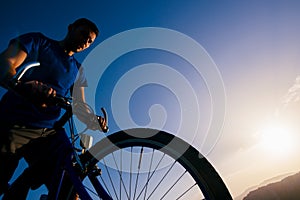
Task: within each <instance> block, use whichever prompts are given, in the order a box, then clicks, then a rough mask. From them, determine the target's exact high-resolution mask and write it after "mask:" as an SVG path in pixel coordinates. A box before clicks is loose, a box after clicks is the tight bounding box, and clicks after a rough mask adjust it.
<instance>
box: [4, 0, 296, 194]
mask: <svg viewBox="0 0 300 200" xmlns="http://www.w3.org/2000/svg"><path fill="white" fill-rule="evenodd" d="M0 5H1V6H0V19H1V21H0V24H1V27H2V28H1V32H0V36H1V37H0V38H1V40H0V48H1V49H2V50H4V49H5V48H6V46H7V44H8V41H9V40H10V39H11V38H13V37H15V36H17V35H19V34H22V33H26V32H31V31H39V32H42V33H44V34H45V35H47V36H49V37H51V38H53V39H57V40H60V39H62V38H63V37H64V35H65V33H66V31H67V25H68V24H69V23H71V22H72V21H74V20H75V19H77V18H79V17H87V18H89V19H91V20H93V21H94V22H95V23H96V24H97V25H98V26H99V28H100V37H99V38H98V39H97V40H96V42H95V44H93V46H92V47H91V48H90V49H88V50H87V51H86V52H83V53H81V54H80V55H79V54H78V55H77V56H76V57H77V58H78V60H79V61H81V62H84V61H85V59H86V58H88V56H89V54H90V52H92V50H93V48H96V47H97V46H98V45H100V44H101V42H103V41H105V40H107V39H109V38H110V37H112V36H114V35H116V34H118V33H121V32H123V31H126V30H132V29H135V28H142V27H160V28H167V29H170V30H175V31H178V32H180V33H182V34H185V35H186V36H188V37H190V38H192V39H193V40H195V41H196V42H197V43H199V44H200V45H201V46H202V47H203V48H204V49H205V50H206V52H207V53H208V54H209V55H210V57H211V59H212V60H213V62H214V63H215V65H216V66H217V68H218V70H219V72H220V75H221V77H222V80H223V83H224V87H225V94H226V102H225V105H226V116H225V121H224V126H223V130H222V132H221V135H220V138H219V140H218V141H217V143H216V145H215V146H214V148H213V150H212V151H211V152H210V153H209V154H208V155H207V157H208V159H209V160H210V161H211V162H212V163H213V165H214V166H215V167H216V169H217V170H218V171H219V172H220V174H221V176H222V177H223V179H224V181H225V182H226V184H227V186H228V188H229V190H230V191H231V193H232V195H233V196H237V195H239V194H240V193H242V192H243V191H244V190H245V189H247V188H248V187H250V186H254V185H257V184H259V183H261V182H262V181H264V180H266V179H269V178H272V177H275V176H278V175H280V174H286V173H291V172H297V171H299V169H298V167H299V166H300V165H299V164H300V163H299V159H298V157H297V153H298V152H299V146H300V144H299V141H300V140H299V128H300V127H299V125H298V124H299V123H298V120H299V119H300V114H299V111H300V109H299V108H300V107H299V103H298V102H297V97H298V93H299V92H298V90H297V88H298V86H299V85H297V82H295V81H296V78H297V77H298V75H300V58H299V56H298V55H299V53H300V45H299V35H300V20H299V18H300V13H299V10H300V2H299V1H297V0H294V1H293V0H287V1H283V0H282V1H279V0H246V1H238V0H228V1H223V0H222V1H204V0H198V1H197V0H194V1H192V0H191V1H176V0H174V1H108V0H107V1H102V0H101V1H96V0H95V1H84V2H83V1H80V0H74V1H51V3H50V2H48V1H33V0H27V1H17V0H11V1H9V2H5V3H4V2H1V3H0ZM128 42H129V43H130V42H131V41H128ZM118 48H120V46H117V45H116V46H112V47H111V48H110V49H109V51H114V49H118ZM146 63H161V64H163V65H168V66H169V67H171V68H174V69H176V70H177V71H178V72H180V73H181V74H184V76H185V77H186V79H188V80H189V81H190V82H191V85H192V87H193V89H194V90H195V91H197V92H196V95H197V97H199V98H202V101H201V102H199V109H200V111H201V118H200V119H201V122H200V124H201V127H200V130H205V129H206V128H207V127H208V125H207V124H208V123H209V119H210V117H211V116H212V115H213V114H214V113H213V112H215V111H211V109H210V108H211V107H213V106H214V105H209V103H211V102H210V99H209V92H208V91H207V88H206V87H210V86H209V85H205V81H204V80H203V79H202V77H201V76H199V75H197V74H196V75H195V72H194V71H193V69H192V68H191V67H190V66H189V64H188V63H186V62H185V61H184V60H182V59H180V58H178V56H176V55H173V54H170V53H168V52H164V51H159V50H151V49H145V50H139V51H134V52H129V53H127V54H126V55H123V56H120V58H118V59H116V60H115V61H114V62H113V63H112V64H111V66H110V67H109V68H108V69H107V70H106V71H105V75H106V76H105V78H102V79H101V81H102V82H103V83H104V85H103V84H102V82H101V83H100V85H99V88H98V90H97V92H98V95H99V101H101V102H100V103H99V105H104V106H105V107H107V108H108V109H109V110H108V111H109V114H110V116H111V115H112V113H111V111H110V109H111V107H112V106H113V105H111V97H110V95H111V93H112V90H113V88H114V85H115V84H116V82H117V81H118V80H119V79H120V77H122V75H123V74H124V73H126V72H128V71H129V70H130V69H133V67H135V66H138V65H142V64H146ZM95 70H96V69H95ZM298 81H299V80H298ZM295 83H296V85H295V86H294V89H292V90H289V89H290V88H291V87H292V86H293V85H294V84H295ZM105 84H106V86H105ZM178 87H180V85H178ZM289 91H290V93H288V92H289ZM149 93H152V94H153V93H155V94H156V96H155V97H156V98H154V97H153V95H152V96H151V95H150V96H145V94H149ZM101 94H105V95H101ZM290 95H293V96H290ZM107 96H108V97H109V98H106V97H107ZM157 97H159V98H157ZM289 97H292V99H291V98H289ZM145 99H147V101H146V100H145ZM152 104H159V105H162V106H164V109H165V111H166V114H167V121H166V124H165V126H164V128H165V129H166V130H169V131H170V132H172V131H175V132H176V129H178V126H179V125H178V124H179V123H180V121H181V120H182V119H181V118H180V113H181V112H182V111H180V108H179V105H180V102H178V99H176V94H173V93H172V91H171V90H170V89H169V88H168V87H162V86H159V85H157V84H156V85H152V86H151V87H150V86H149V85H147V86H145V87H141V88H139V90H137V91H136V93H134V94H133V96H132V98H131V100H130V104H129V109H130V112H131V114H132V117H133V119H134V120H135V122H136V123H137V124H140V125H145V124H146V125H147V124H148V123H149V116H148V109H149V107H150V106H151V105H152ZM183 109H186V107H184V106H183ZM145 113H146V114H145ZM189 120H190V121H193V119H189ZM110 121H111V124H112V125H111V131H116V130H118V127H117V126H116V124H115V122H114V119H113V118H112V119H111V120H110ZM269 126H270V127H271V128H273V131H272V132H271V136H268V130H267V127H269ZM277 126H279V127H281V131H282V132H283V133H281V132H280V133H278V134H276V133H277V132H278V130H279V128H277ZM199 135H200V136H199ZM199 135H196V136H195V137H194V138H193V139H192V140H191V141H190V142H192V143H193V145H194V146H196V147H197V148H198V149H199V150H201V141H200V139H199V138H202V137H203V136H201V133H199ZM277 135H278V136H277ZM271 138H272V139H274V140H271ZM276 138H278V140H279V142H278V140H277V141H276V140H275V139H276ZM288 139H289V140H288ZM22 164H23V163H22ZM36 193H38V192H36ZM36 193H32V194H31V195H36ZM38 195H39V194H38Z"/></svg>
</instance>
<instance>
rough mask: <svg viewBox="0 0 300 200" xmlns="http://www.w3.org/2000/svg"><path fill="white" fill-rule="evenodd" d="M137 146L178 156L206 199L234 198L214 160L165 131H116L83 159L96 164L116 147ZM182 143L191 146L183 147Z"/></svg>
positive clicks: (225, 199) (96, 145)
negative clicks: (208, 158) (212, 161)
mask: <svg viewBox="0 0 300 200" xmlns="http://www.w3.org/2000/svg"><path fill="white" fill-rule="evenodd" d="M135 146H145V147H149V148H153V149H155V150H158V151H161V152H163V153H165V154H167V155H168V156H170V157H171V158H173V159H175V160H176V162H178V163H179V164H180V165H182V166H183V168H185V170H186V171H187V172H188V173H189V174H190V175H191V176H192V178H193V179H194V181H195V183H196V184H197V185H198V186H199V189H200V190H201V192H202V193H203V195H204V197H205V199H212V200H214V199H217V200H218V199H223V200H227V199H228V200H229V199H232V197H231V194H230V192H229V191H228V189H227V187H226V185H225V183H224V182H223V180H222V178H221V177H220V176H219V174H218V172H217V171H216V170H215V168H214V167H213V166H212V165H211V164H210V162H209V161H208V160H207V159H206V158H205V157H204V156H203V155H201V154H200V153H199V152H198V151H197V150H196V149H195V148H194V147H193V146H191V145H189V144H188V143H186V142H185V141H184V140H182V139H180V138H178V137H176V136H174V135H172V134H169V133H167V132H165V131H159V130H155V129H148V128H136V129H128V130H123V131H119V132H116V133H114V134H111V135H109V136H108V137H106V138H104V139H102V140H100V141H99V142H98V143H96V144H95V145H94V146H93V147H92V148H91V149H90V150H89V151H88V153H86V154H85V155H84V156H85V158H83V160H85V161H87V160H88V165H89V166H90V167H92V166H94V165H95V164H97V163H98V162H99V160H101V159H103V158H104V157H105V156H107V155H109V154H111V153H112V152H114V151H116V150H119V149H124V148H128V147H135ZM178 147H187V148H186V149H184V151H182V149H180V148H178ZM147 184H148V183H147ZM120 187H121V186H120ZM120 199H122V198H121V197H120ZM126 199H131V198H126Z"/></svg>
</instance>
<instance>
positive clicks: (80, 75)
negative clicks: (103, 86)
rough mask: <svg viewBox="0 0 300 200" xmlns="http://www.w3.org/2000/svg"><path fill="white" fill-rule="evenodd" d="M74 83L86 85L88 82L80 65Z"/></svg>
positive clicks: (80, 85)
mask: <svg viewBox="0 0 300 200" xmlns="http://www.w3.org/2000/svg"><path fill="white" fill-rule="evenodd" d="M75 84H76V85H77V86H79V87H88V82H87V79H86V76H85V71H84V67H82V66H80V67H79V70H78V75H77V78H76V81H75Z"/></svg>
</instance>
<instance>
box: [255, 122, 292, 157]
mask: <svg viewBox="0 0 300 200" xmlns="http://www.w3.org/2000/svg"><path fill="white" fill-rule="evenodd" d="M292 136H293V133H292V131H291V130H290V129H289V128H287V127H284V126H282V125H280V124H277V123H274V124H270V125H269V126H267V127H265V128H264V129H263V130H262V131H261V145H262V148H263V149H264V150H266V151H268V153H270V154H271V155H275V156H276V155H278V156H285V155H288V154H289V153H291V150H292V148H293V139H292Z"/></svg>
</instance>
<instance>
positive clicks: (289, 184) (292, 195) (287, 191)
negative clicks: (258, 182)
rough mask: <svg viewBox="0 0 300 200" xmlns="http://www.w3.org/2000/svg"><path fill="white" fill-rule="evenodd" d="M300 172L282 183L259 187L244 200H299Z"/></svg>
mask: <svg viewBox="0 0 300 200" xmlns="http://www.w3.org/2000/svg"><path fill="white" fill-rule="evenodd" d="M299 199H300V172H298V173H296V174H294V175H290V176H288V177H286V178H284V179H282V180H281V181H278V182H275V183H270V184H268V185H266V186H262V187H259V188H258V189H256V190H253V191H251V192H249V193H248V195H247V196H246V197H245V198H244V199H243V200H299Z"/></svg>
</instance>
